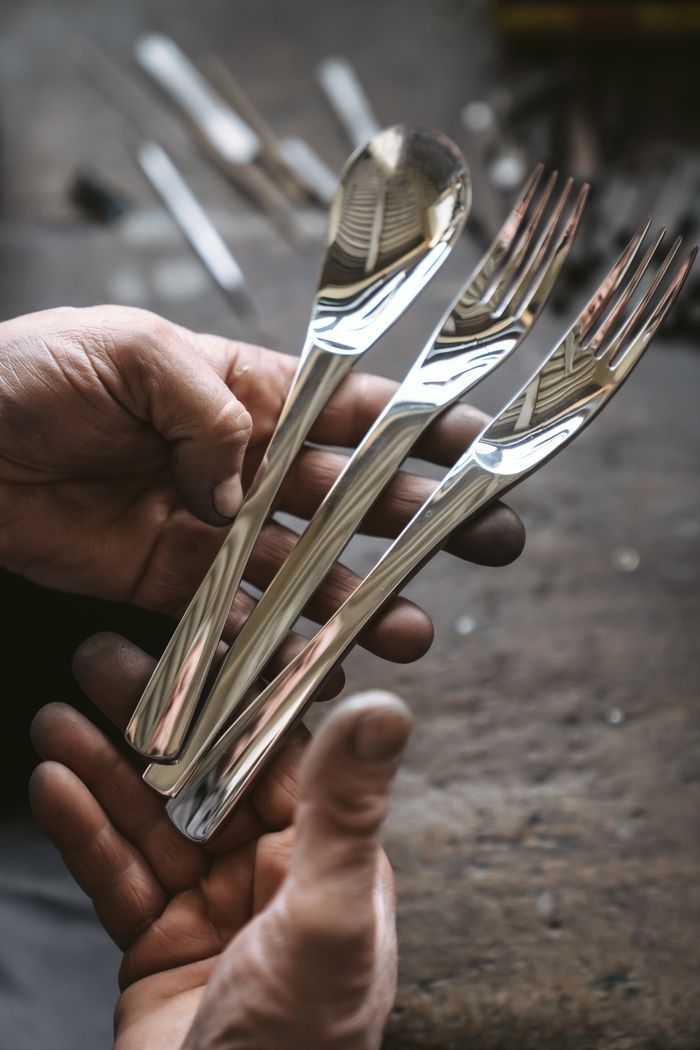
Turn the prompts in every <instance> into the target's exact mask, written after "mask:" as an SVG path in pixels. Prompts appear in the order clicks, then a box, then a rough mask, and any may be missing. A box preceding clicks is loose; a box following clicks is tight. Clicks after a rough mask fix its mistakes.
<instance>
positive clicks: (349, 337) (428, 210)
mask: <svg viewBox="0 0 700 1050" xmlns="http://www.w3.org/2000/svg"><path fill="white" fill-rule="evenodd" d="M397 186H400V187H401V188H402V193H401V194H399V193H397ZM469 196H470V191H469V180H468V176H467V172H466V169H465V167H464V161H463V158H462V156H461V154H460V153H459V150H458V149H457V148H456V146H454V144H453V143H452V142H451V141H450V140H449V139H447V138H446V137H445V136H443V135H440V134H439V133H434V132H430V131H427V130H422V129H416V128H411V127H403V126H402V127H396V128H391V129H389V130H388V131H385V132H383V133H382V134H381V135H378V136H377V138H376V139H374V140H373V141H372V142H371V143H369V145H368V146H367V147H366V148H365V149H363V150H361V151H360V152H358V153H357V154H356V155H355V156H353V157H352V158H351V159H350V161H349V162H348V164H347V166H346V168H345V171H344V172H343V175H342V177H341V182H340V186H339V189H338V193H337V195H336V199H335V201H334V204H333V209H332V214H331V223H330V232H329V240H328V247H327V251H326V257H325V260H324V263H323V267H322V270H321V277H320V281H319V287H318V291H317V294H316V297H315V300H314V304H313V309H312V315H311V321H310V324H309V331H308V335H307V339H306V342H305V345H304V348H303V350H302V353H301V359H300V361H299V366H298V369H297V373H296V376H295V378H294V380H293V383H292V386H291V389H290V391H289V394H288V396H287V400H286V402H285V404H284V406H283V409H282V412H281V414H280V418H279V421H278V424H277V427H276V429H275V432H274V434H273V435H272V438H271V439H270V444H269V446H268V449H267V452H266V454H265V457H264V459H263V461H262V463H261V465H260V467H259V469H258V472H257V474H256V476H255V479H254V481H253V483H252V485H251V487H250V490H249V492H248V494H247V497H246V500H245V502H244V504H243V506H242V507H241V509H240V511H239V513H238V515H237V517H236V520H235V522H234V525H233V527H232V528H231V531H230V532H229V534H228V536H227V538H226V540H225V541H224V543H223V545H222V547H221V550H220V551H219V553H218V555H217V557H216V559H215V561H214V563H213V564H212V566H211V568H210V569H209V571H208V573H207V575H206V576H205V578H204V581H203V582H202V584H201V586H200V588H199V590H198V591H197V593H196V595H195V596H194V598H193V600H192V602H191V603H190V605H189V608H188V609H187V611H186V613H185V615H184V616H183V618H182V620H181V621H180V623H179V624H178V626H177V628H176V630H175V633H174V634H173V637H172V639H171V641H170V644H169V645H168V647H167V649H166V651H165V653H164V654H163V656H162V658H161V660H160V662H159V663H158V666H157V667H156V669H155V671H154V674H153V677H152V678H151V680H150V682H149V684H148V686H147V687H146V691H145V693H144V695H143V697H142V699H141V702H140V703H139V705H138V707H137V709H136V711H135V713H134V715H133V717H132V719H131V722H130V723H129V726H128V728H127V739H128V740H129V742H130V743H131V744H132V745H133V746H134V747H135V748H136V749H137V750H138V751H140V752H141V753H142V754H144V755H147V756H148V757H152V758H157V759H159V760H161V761H162V760H165V761H172V760H174V759H175V758H176V757H177V754H178V752H179V750H180V748H181V747H182V743H183V740H184V736H185V734H186V732H187V729H188V727H189V725H190V722H191V720H192V717H193V715H194V712H195V708H196V705H197V702H198V699H199V695H200V693H201V690H202V687H203V685H204V682H205V679H206V676H207V673H208V671H209V668H210V666H211V661H212V658H213V655H214V652H215V650H216V647H217V645H218V643H219V639H220V637H221V633H222V631H223V628H224V624H225V622H226V618H227V616H228V613H229V611H230V609H231V605H232V603H233V599H234V596H235V593H236V590H237V588H238V586H239V584H240V582H241V577H242V575H243V571H244V569H245V566H246V563H247V561H248V558H249V556H250V552H251V550H252V548H253V546H254V544H255V541H256V539H257V536H258V534H259V532H260V529H261V527H262V525H263V523H264V522H265V519H266V518H267V516H268V514H269V512H270V508H271V507H272V502H273V500H274V497H275V495H276V493H277V490H278V488H279V486H280V484H281V482H282V479H283V478H284V476H285V474H286V473H287V471H288V469H289V467H290V465H291V463H292V460H293V459H294V457H295V455H296V453H297V452H298V451H299V448H300V447H301V445H302V443H303V441H304V439H305V437H306V435H307V433H308V431H309V429H310V427H311V426H312V424H313V422H314V421H315V419H316V418H317V416H318V415H319V413H320V412H321V410H322V409H323V407H324V405H325V403H326V402H327V400H328V398H329V397H330V395H331V394H332V393H333V391H334V390H335V388H336V387H337V386H338V384H339V382H340V381H341V379H342V378H343V377H344V376H345V375H346V374H347V373H348V371H349V370H350V368H351V367H352V365H353V364H354V363H355V362H356V361H357V360H358V358H359V357H360V356H361V355H362V354H364V353H365V352H366V351H367V350H369V349H370V347H371V346H373V345H374V344H375V343H376V342H377V340H378V339H379V338H380V337H381V336H382V335H383V334H384V333H385V332H386V331H387V329H388V328H389V327H390V326H391V325H392V324H393V323H394V322H395V321H396V320H397V319H398V318H399V317H400V316H401V314H402V313H403V311H404V310H405V309H406V308H407V307H408V306H409V304H410V303H411V302H412V301H413V300H414V299H415V298H416V296H417V295H418V294H419V293H420V291H421V290H422V289H423V288H424V287H425V285H426V283H427V281H428V280H429V279H430V278H431V277H432V276H433V274H434V273H435V272H436V270H437V269H438V268H439V267H440V265H441V264H442V263H443V262H444V261H445V259H446V257H447V255H448V254H449V251H450V248H451V246H452V244H453V243H454V242H455V240H456V239H457V237H458V236H459V233H460V231H461V229H462V226H463V224H464V220H465V217H466V212H467V209H468V204H469ZM406 199H408V200H409V201H410V202H411V203H410V206H409V207H406V204H405V202H406ZM446 202H449V207H446V206H445V205H446ZM380 206H381V208H382V210H383V223H382V225H381V226H380V227H378V228H376V229H375V228H374V224H373V216H374V214H375V211H376V210H377V208H378V207H380ZM372 232H373V237H374V239H373V240H372V236H370V234H371V233H372ZM370 254H371V255H372V257H373V258H374V259H375V266H374V269H373V270H372V271H371V272H370V271H368V267H367V258H368V256H369V255H370ZM196 647H199V648H198V649H197V651H196V652H195V648H196Z"/></svg>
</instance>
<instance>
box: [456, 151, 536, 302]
mask: <svg viewBox="0 0 700 1050" xmlns="http://www.w3.org/2000/svg"><path fill="white" fill-rule="evenodd" d="M543 172H544V164H538V165H537V166H536V167H535V169H534V171H533V172H532V174H531V176H530V178H529V179H528V180H527V182H526V184H525V186H524V188H523V190H522V192H521V194H520V196H519V197H518V199H517V201H516V202H515V204H514V205H513V207H512V208H511V210H510V212H509V214H508V216H507V218H506V219H505V221H504V223H503V225H502V226H501V228H500V230H499V231H498V233H497V234H496V236H495V237H494V239H493V241H492V242H491V244H490V246H489V247H488V248H487V250H486V253H485V255H483V256H482V258H481V259H480V261H479V262H478V264H477V266H476V269H475V270H474V272H473V274H472V276H471V279H470V281H469V285H468V287H467V289H466V290H465V294H464V297H463V304H464V305H468V304H470V303H478V302H479V301H480V299H481V297H482V296H483V294H484V291H485V290H486V289H487V288H488V287H489V285H490V284H491V282H492V281H493V277H494V274H495V273H496V271H497V270H498V267H499V266H500V265H501V263H502V262H503V259H504V258H505V257H506V255H507V254H508V252H509V251H510V248H511V247H512V245H513V242H514V241H515V238H516V237H517V235H518V232H519V230H520V229H521V227H522V225H523V223H524V222H525V216H526V215H527V212H528V210H529V207H530V204H531V203H532V198H533V197H534V195H535V192H536V190H537V187H538V186H539V184H540V180H541V178H542V173H543Z"/></svg>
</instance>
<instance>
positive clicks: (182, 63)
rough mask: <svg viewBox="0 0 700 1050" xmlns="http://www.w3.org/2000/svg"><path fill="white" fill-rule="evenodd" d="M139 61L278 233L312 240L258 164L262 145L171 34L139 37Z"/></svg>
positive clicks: (303, 243)
mask: <svg viewBox="0 0 700 1050" xmlns="http://www.w3.org/2000/svg"><path fill="white" fill-rule="evenodd" d="M134 53H135V56H136V60H137V61H138V63H139V65H140V66H141V68H142V69H143V70H144V71H145V72H146V73H148V74H149V76H151V77H152V79H153V80H154V81H155V82H156V83H157V84H158V86H159V87H160V88H161V90H162V91H163V92H164V94H166V95H167V96H168V97H169V99H170V101H171V102H173V103H174V105H175V106H176V107H177V108H178V110H179V111H180V112H181V113H182V114H183V115H184V116H185V118H186V119H187V121H188V123H189V125H190V127H191V128H192V130H193V131H194V132H195V134H196V135H197V139H198V141H199V142H200V143H201V144H202V146H203V147H204V148H205V149H206V150H207V152H208V153H209V154H210V155H211V156H212V157H213V158H214V160H215V161H216V163H217V164H218V166H219V167H221V168H222V169H223V171H224V172H225V173H226V174H227V175H228V176H230V178H231V179H232V180H233V181H234V182H235V183H236V185H237V186H238V187H239V189H241V190H242V191H243V192H244V193H245V194H246V195H247V196H249V197H250V198H252V199H253V200H254V201H255V202H256V203H257V204H258V206H259V207H261V208H262V210H263V211H264V212H266V214H267V215H268V217H269V218H270V220H271V221H272V222H273V223H274V225H275V226H276V227H277V229H279V231H280V232H281V233H282V234H283V235H284V236H285V237H286V238H287V240H289V241H290V243H291V244H292V245H293V246H294V247H295V248H298V249H300V250H305V249H306V248H308V247H309V246H310V244H311V243H312V241H313V238H312V236H311V233H310V231H309V230H308V228H307V226H306V225H305V223H304V222H303V220H302V218H301V216H300V215H298V214H297V213H296V211H295V210H294V208H293V206H292V205H291V203H290V201H289V199H288V197H287V196H285V194H284V192H283V191H282V190H280V189H279V187H278V186H277V184H276V183H275V182H274V181H273V180H272V179H271V178H270V176H269V175H268V174H267V172H266V171H264V170H263V168H262V167H260V165H259V163H258V162H259V161H260V160H261V157H262V143H261V141H260V138H259V137H258V135H256V134H255V132H254V131H253V130H252V128H250V127H249V126H248V125H247V124H246V123H245V121H243V120H242V119H241V118H240V117H238V116H237V115H236V114H235V113H234V112H233V110H232V109H231V107H230V106H229V105H228V104H227V103H226V102H225V101H224V99H223V98H222V97H221V96H220V95H219V94H218V92H216V91H215V90H214V88H213V87H212V86H211V85H210V84H209V83H208V81H207V80H206V79H205V78H204V77H203V76H202V74H201V73H200V72H199V70H198V69H197V68H196V66H194V65H193V63H192V62H191V61H190V60H189V58H188V57H187V56H186V55H185V54H184V52H183V51H182V50H181V49H180V48H179V47H178V46H177V44H175V43H174V41H172V40H170V39H169V38H168V37H166V36H163V35H161V34H157V33H149V34H146V35H145V36H141V37H139V39H138V40H137V41H136V45H135V48H134Z"/></svg>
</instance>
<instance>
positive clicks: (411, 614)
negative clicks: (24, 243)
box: [0, 306, 523, 663]
mask: <svg viewBox="0 0 700 1050" xmlns="http://www.w3.org/2000/svg"><path fill="white" fill-rule="evenodd" d="M295 367H296V359H295V358H293V357H291V356H287V355H284V354H278V353H274V352H272V351H269V350H263V349H261V348H259V347H254V346H248V345H246V344H243V343H237V342H231V341H229V340H226V339H222V338H219V337H217V336H212V335H199V334H195V333H193V332H189V331H187V330H186V329H184V328H180V327H178V326H176V325H173V324H171V323H170V322H168V321H165V320H164V319H162V318H159V317H156V316H155V315H153V314H149V313H146V312H144V311H142V310H134V309H127V308H123V307H109V306H104V307H94V308H92V309H82V310H74V309H68V308H66V309H57V310H49V311H46V312H43V313H38V314H32V315H28V316H26V317H21V318H17V319H15V320H12V321H7V322H5V323H3V324H0V564H1V565H3V566H4V567H6V568H9V569H11V570H12V571H15V572H18V573H21V574H22V575H24V576H26V577H28V578H29V579H30V580H33V581H34V582H36V583H40V584H43V585H45V586H49V587H55V588H58V589H61V590H70V591H78V592H82V593H87V594H91V595H95V596H99V597H103V598H110V599H115V600H119V601H131V602H134V603H135V604H137V605H140V606H143V607H145V608H148V609H157V610H159V611H162V612H166V613H168V614H170V615H173V616H178V615H180V614H181V613H182V611H183V610H184V608H185V607H186V605H187V603H188V601H189V599H190V597H191V596H192V593H193V592H194V590H195V589H196V587H197V585H198V583H199V581H200V580H201V578H202V576H203V575H204V573H205V571H206V569H207V568H208V566H209V564H210V563H211V560H212V558H213V557H214V554H215V552H216V550H217V549H218V547H219V545H220V543H221V541H222V539H223V535H224V534H225V527H226V523H227V521H228V518H227V517H226V516H224V515H222V514H220V513H219V512H218V511H217V502H216V500H217V498H218V500H219V505H220V507H222V506H223V505H224V504H225V508H224V509H226V510H227V511H229V512H231V513H232V512H234V511H235V509H236V507H237V505H238V504H239V503H240V499H241V485H240V483H241V480H242V483H243V487H246V486H247V485H248V484H249V483H250V480H251V478H252V476H253V474H254V471H255V468H256V466H257V465H258V463H259V462H260V459H261V457H262V454H263V451H264V449H265V446H266V443H267V441H268V440H269V437H270V435H271V433H272V430H273V428H274V425H275V422H276V420H277V417H278V415H279V411H280V408H281V406H282V403H283V400H284V397H285V394H286V391H287V389H288V387H289V384H290V382H291V379H292V376H293V374H294V370H295ZM394 389H395V384H394V383H391V382H389V381H388V380H385V379H381V378H379V377H375V376H370V375H366V374H359V373H358V374H352V375H351V376H350V377H349V378H348V379H346V380H345V382H344V383H343V384H342V385H341V387H340V388H339V390H338V392H337V393H336V395H335V396H334V397H333V398H332V400H331V401H330V402H329V404H328V406H327V408H326V409H325V411H324V412H323V414H322V416H321V417H320V419H319V421H318V422H317V424H316V426H315V427H314V429H313V431H312V433H311V439H312V440H313V442H314V443H316V444H317V445H321V446H323V445H326V446H328V445H330V446H335V447H343V446H345V447H353V446H355V445H356V444H357V442H358V441H359V440H360V439H361V437H362V436H363V434H364V433H365V432H366V430H367V429H368V427H369V426H370V425H371V423H372V421H373V420H374V418H375V417H376V416H377V414H378V413H379V412H380V411H381V409H382V407H383V406H384V404H385V403H386V401H387V400H388V399H389V397H390V396H391V394H392V392H393V390H394ZM483 422H484V417H483V416H482V415H481V414H480V413H479V412H477V411H475V410H474V409H470V408H467V407H466V406H457V407H456V408H454V409H452V410H451V411H450V412H448V413H447V414H446V415H444V416H443V417H442V418H441V419H440V420H439V421H438V423H437V424H436V425H435V426H433V427H432V428H431V430H430V432H429V435H428V436H427V437H426V439H425V440H424V441H423V442H422V444H421V445H420V446H419V447H418V450H417V451H418V453H419V454H420V455H422V456H423V457H424V458H425V459H427V460H431V461H432V462H435V463H438V464H450V463H452V462H454V460H455V459H456V457H457V456H458V455H459V454H460V453H461V452H462V451H463V449H464V448H465V446H466V445H467V444H468V442H469V441H470V440H471V438H472V437H473V436H474V435H475V433H476V432H477V431H478V430H479V429H480V428H481V426H482V425H483ZM344 461H345V457H344V456H343V455H340V454H338V453H337V452H331V451H328V450H327V449H324V448H323V447H321V448H317V447H315V448H312V447H310V446H307V447H305V448H304V450H303V451H302V452H301V453H300V455H299V456H298V457H297V459H296V462H295V464H294V466H293V468H292V470H291V472H290V474H289V477H288V479H287V481H286V483H285V485H284V488H283V491H282V492H281V494H280V498H279V501H278V507H279V509H281V510H284V511H288V512H289V513H292V514H294V515H297V516H299V517H301V518H309V517H310V516H311V515H312V514H313V512H314V510H315V509H316V507H317V506H318V504H319V502H320V500H321V499H322V497H323V495H324V493H325V492H326V491H327V490H328V488H329V487H330V485H331V484H332V482H333V480H334V478H335V477H336V476H337V474H338V473H339V471H340V470H341V469H342V466H343V463H344ZM222 483H223V489H222V488H220V487H219V486H221V485H222ZM432 487H433V483H432V482H430V481H428V480H426V479H425V478H421V477H418V476H415V475H409V474H400V475H399V476H398V477H397V478H396V479H395V481H394V482H393V484H392V485H391V486H390V488H389V489H388V490H387V492H386V493H385V494H384V496H383V498H382V499H381V500H380V501H379V502H378V503H377V505H376V507H375V508H374V510H373V511H372V513H371V514H370V515H369V516H368V518H367V520H366V521H365V523H364V525H363V529H364V531H366V532H368V533H370V534H377V535H382V536H392V535H395V534H396V532H397V531H398V530H399V529H400V528H401V527H402V526H403V525H404V524H405V523H406V521H407V520H408V519H409V518H410V517H411V516H412V514H413V513H414V512H415V510H416V509H417V508H418V506H419V505H420V503H421V502H422V501H423V500H424V499H425V497H426V496H427V495H428V493H429V492H430V491H431V490H432ZM217 494H218V496H217ZM294 539H295V536H294V534H293V533H292V532H291V531H290V530H289V529H286V528H283V527H282V526H280V525H278V524H275V523H273V522H270V523H269V524H268V525H267V527H266V528H265V529H264V530H263V533H262V535H261V537H260V539H259V541H258V544H257V546H256V548H255V551H254V553H253V555H252V557H251V560H250V563H249V565H248V568H247V571H246V578H247V579H248V581H249V582H250V583H251V584H253V585H254V586H257V587H260V588H264V587H265V585H266V584H267V583H268V582H269V580H270V579H271V577H272V576H273V575H274V573H275V571H276V569H277V568H278V567H279V565H280V563H281V562H282V561H283V559H284V557H285V554H286V552H288V551H289V549H290V547H291V546H292V545H293V543H294ZM522 544H523V531H522V527H521V525H520V522H519V521H518V519H517V518H516V516H515V515H514V514H513V513H512V512H511V511H510V510H508V509H507V508H506V507H504V506H502V505H496V506H495V507H494V508H493V509H492V510H489V511H488V512H487V513H485V514H482V515H481V516H480V517H479V518H478V519H476V520H475V521H474V522H473V523H472V524H470V525H469V527H467V528H465V529H464V530H463V531H462V532H461V533H459V534H458V535H456V536H454V537H453V539H452V541H451V544H450V547H449V549H450V550H451V551H452V552H454V553H455V554H457V555H458V556H460V557H462V558H466V559H469V560H472V561H476V562H482V563H484V564H505V563H506V562H509V561H511V560H512V559H513V558H515V557H517V555H518V554H519V552H520V550H521V549H522ZM356 583H357V579H356V577H355V576H354V574H353V573H351V572H349V571H348V570H347V569H345V568H343V567H341V566H337V567H336V568H335V569H334V570H332V571H331V572H330V573H329V574H328V577H327V579H326V581H325V584H324V586H323V587H322V588H320V589H319V591H318V593H317V594H316V595H315V596H314V598H313V599H312V601H311V603H310V606H309V609H308V610H307V612H308V615H310V616H311V617H312V618H313V619H315V620H317V621H323V620H325V619H327V618H328V616H329V615H330V614H331V613H332V612H333V611H334V610H335V609H336V608H337V607H338V605H339V604H340V603H342V601H343V600H344V599H345V598H346V597H347V595H348V594H349V593H350V592H351V591H352V590H353V588H354V586H355V585H356ZM252 601H253V600H252V599H251V598H250V597H249V596H247V595H246V594H245V593H244V592H243V591H239V594H238V597H237V600H236V604H235V606H234V610H233V612H232V616H231V621H230V623H229V627H228V631H227V637H228V638H229V640H230V639H231V637H232V636H233V634H234V633H235V631H236V628H237V626H239V625H240V623H241V620H242V619H243V618H245V617H246V616H247V615H248V613H249V611H250V608H251V606H252ZM431 639H432V627H431V624H430V621H429V619H428V617H427V616H426V615H425V614H424V613H423V612H421V611H420V610H418V609H417V608H416V607H415V606H414V605H412V604H411V603H410V602H407V601H404V600H401V599H398V600H397V601H396V602H394V603H393V605H391V606H390V607H389V608H388V609H387V611H386V612H385V613H384V615H383V616H382V617H381V619H380V620H379V621H378V622H377V623H375V624H373V625H372V626H371V627H370V628H369V629H368V630H367V631H366V632H365V634H364V636H363V639H362V643H363V644H364V645H365V646H366V647H367V648H369V649H371V650H372V651H374V652H376V653H378V654H379V655H381V656H383V657H385V658H387V659H390V660H399V661H407V660H412V659H417V658H418V657H420V656H421V655H422V654H423V653H424V652H425V651H426V649H427V648H428V647H429V645H430V642H431ZM298 647H299V640H298V639H295V638H293V637H292V638H290V640H289V643H288V645H287V647H286V648H285V649H284V650H283V651H282V653H281V654H280V661H281V663H285V662H287V660H288V659H289V658H290V657H291V656H292V654H293V653H294V652H296V651H297V649H298Z"/></svg>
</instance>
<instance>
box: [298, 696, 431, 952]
mask: <svg viewBox="0 0 700 1050" xmlns="http://www.w3.org/2000/svg"><path fill="white" fill-rule="evenodd" d="M410 731H411V716H410V714H409V712H408V710H407V708H406V707H405V705H404V704H403V703H402V702H401V701H400V700H398V699H397V698H396V697H394V696H391V695H390V694H388V693H380V692H374V693H366V694H364V695H361V696H357V697H355V698H354V699H352V700H349V701H347V702H346V703H344V704H341V705H340V706H339V707H338V708H336V710H335V711H334V712H333V714H332V715H331V716H330V717H329V718H328V719H327V720H326V722H325V723H324V724H323V726H322V727H321V730H320V732H319V734H318V736H317V737H316V739H315V740H314V741H313V742H312V744H311V746H310V747H309V748H308V751H307V754H306V757H305V760H304V763H303V766H302V771H301V801H300V804H299V808H298V810H297V817H296V837H295V842H294V849H293V853H292V859H291V864H290V872H289V878H288V880H287V883H285V889H284V893H285V895H286V896H287V906H288V908H289V909H290V921H293V920H292V919H291V917H292V916H294V917H296V920H297V921H298V924H299V926H300V927H301V928H303V929H304V931H305V935H309V934H310V935H311V937H312V939H313V936H314V933H315V934H317V935H318V937H320V938H321V939H324V938H326V939H328V938H330V939H331V940H333V939H334V938H335V937H336V936H337V937H338V938H350V940H351V941H352V943H356V941H357V938H358V937H359V938H360V939H362V938H363V937H365V936H366V935H367V934H368V932H370V931H372V930H373V928H374V904H373V893H374V887H375V883H376V876H377V867H378V863H379V855H380V846H379V832H380V828H381V824H382V822H383V820H384V817H385V815H386V812H387V808H388V802H389V789H390V786H391V782H392V780H393V777H394V774H395V773H396V770H397V768H398V764H399V761H400V757H401V755H402V753H403V750H404V748H405V745H406V742H407V740H408V737H409V734H410Z"/></svg>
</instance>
